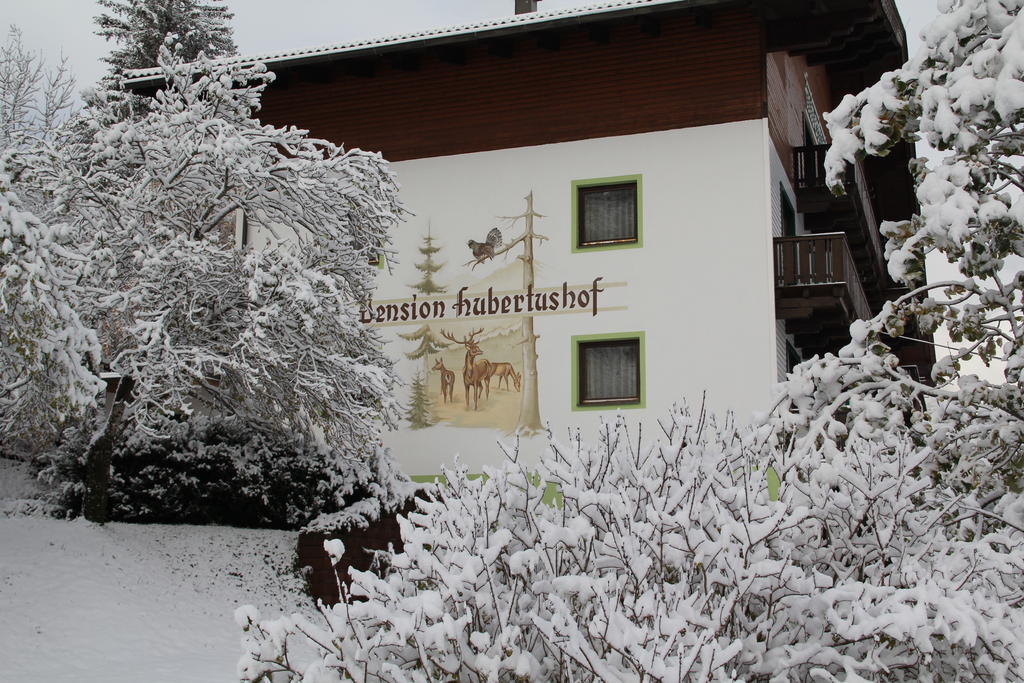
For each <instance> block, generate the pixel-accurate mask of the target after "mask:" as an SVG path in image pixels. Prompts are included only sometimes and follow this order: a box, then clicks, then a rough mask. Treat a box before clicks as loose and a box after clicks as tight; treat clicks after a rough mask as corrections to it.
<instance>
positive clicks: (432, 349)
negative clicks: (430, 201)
mask: <svg viewBox="0 0 1024 683" xmlns="http://www.w3.org/2000/svg"><path fill="white" fill-rule="evenodd" d="M439 251H441V247H435V246H434V238H433V237H432V236H431V234H430V228H429V227H428V228H427V235H426V237H424V238H423V246H422V247H420V248H419V252H420V253H421V254H423V257H424V258H423V261H422V262H421V263H417V264H415V266H416V269H417V270H419V271H420V272H421V273H423V279H422V280H420V281H419V282H417V283H416V284H414V285H412V288H413V289H414V290H416V291H417V292H419V293H420V294H440V293H442V292H444V291H445V288H444V287H442V286H441V285H439V284H437V283H436V282H434V273H436V272H438V271H439V270H441V269H442V268H444V264H443V263H436V262H435V261H434V254H436V253H438V252H439ZM398 336H399V337H401V338H402V339H406V340H408V341H415V342H419V345H418V346H417V347H416V348H415V349H413V350H412V351H409V352H408V353H406V354H405V357H406V358H408V359H409V360H422V361H423V364H424V368H423V369H424V370H425V371H426V370H427V363H428V362H429V357H430V356H431V355H433V354H436V353H440V352H441V351H443V350H444V349H446V348H448V343H447V342H444V341H441V340H440V339H438V338H437V337H436V336H435V335H434V331H433V330H432V329H430V325H429V324H423V325H421V326H420V327H418V328H417V329H416V330H414V331H412V332H409V333H408V334H399V335H398Z"/></svg>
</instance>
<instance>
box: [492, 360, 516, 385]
mask: <svg viewBox="0 0 1024 683" xmlns="http://www.w3.org/2000/svg"><path fill="white" fill-rule="evenodd" d="M491 377H497V378H498V388H499V389H500V388H501V381H502V380H505V389H506V390H507V389H508V388H509V386H508V380H509V378H510V377H511V378H512V384H513V385H515V388H516V391H519V390H520V384H519V381H520V379H522V375H520V374H519V373H517V372H516V369H515V368H514V367H512V364H511V363H491V373H490V374H489V375H487V386H490V385H491Z"/></svg>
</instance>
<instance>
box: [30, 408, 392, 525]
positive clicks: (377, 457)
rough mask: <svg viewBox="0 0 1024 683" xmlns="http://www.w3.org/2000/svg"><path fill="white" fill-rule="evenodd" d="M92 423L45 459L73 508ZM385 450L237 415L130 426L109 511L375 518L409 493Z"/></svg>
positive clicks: (217, 518)
mask: <svg viewBox="0 0 1024 683" xmlns="http://www.w3.org/2000/svg"><path fill="white" fill-rule="evenodd" d="M94 432H95V428H94V426H92V425H87V426H83V427H82V428H76V429H68V430H66V432H65V434H64V439H63V441H62V443H61V444H60V446H59V447H58V448H57V449H55V450H54V451H52V452H50V453H48V454H46V455H45V456H44V457H43V458H41V459H40V465H41V466H42V470H41V472H40V476H41V478H42V479H43V480H44V481H45V482H47V483H48V484H49V485H50V487H51V489H52V490H53V491H54V492H55V495H56V496H57V499H58V501H59V503H60V504H61V505H62V506H63V508H64V509H65V510H66V511H67V513H68V514H77V513H78V512H79V511H80V510H81V509H82V499H83V496H84V493H85V479H86V458H85V452H86V447H87V445H88V441H89V439H90V438H91V436H92V434H93V433H94ZM390 463H391V459H390V457H389V456H388V455H387V454H386V453H385V452H383V451H381V452H378V453H374V454H364V455H363V456H361V457H359V458H350V457H345V456H344V455H342V454H339V453H335V452H331V451H329V450H328V449H325V448H323V447H322V446H317V445H316V444H313V443H309V442H308V441H303V440H302V439H294V438H288V437H286V436H284V435H281V434H275V433H267V432H265V431H261V430H259V429H257V428H255V427H254V426H253V425H251V424H246V423H243V422H240V421H237V420H227V421H218V420H211V419H208V418H202V417H197V418H193V419H191V420H188V421H180V420H178V421H175V420H168V421H167V422H166V423H165V424H164V425H163V426H162V427H161V428H160V429H159V435H158V436H153V435H151V434H149V433H147V432H144V431H142V430H132V431H131V432H127V433H125V435H124V438H122V440H120V441H119V442H118V443H116V444H115V446H114V450H113V457H112V462H111V468H112V473H111V481H110V494H109V495H110V519H111V520H114V521H121V522H140V523H170V524H224V525H230V526H239V527H268V528H279V529H297V528H300V527H302V526H304V525H306V524H308V523H310V522H312V521H314V520H317V519H318V518H319V517H321V516H323V517H324V519H329V520H333V521H334V522H336V523H338V524H339V525H341V524H342V523H352V522H357V523H359V522H361V521H362V522H363V523H365V521H369V520H373V519H376V518H377V517H378V516H379V515H380V513H381V512H390V511H391V510H393V509H396V508H397V507H399V506H400V505H401V504H402V503H403V502H404V498H403V497H402V496H403V495H404V491H405V489H404V484H403V481H402V478H401V477H400V475H398V474H397V472H395V471H394V470H393V469H391V467H390Z"/></svg>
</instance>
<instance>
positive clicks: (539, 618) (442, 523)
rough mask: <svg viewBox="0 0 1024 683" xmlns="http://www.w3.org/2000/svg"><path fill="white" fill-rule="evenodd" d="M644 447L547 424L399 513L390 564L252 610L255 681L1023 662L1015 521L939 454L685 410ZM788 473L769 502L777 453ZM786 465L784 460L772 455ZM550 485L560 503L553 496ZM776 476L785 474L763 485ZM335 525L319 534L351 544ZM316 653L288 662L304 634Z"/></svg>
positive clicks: (763, 674) (851, 676) (936, 675)
mask: <svg viewBox="0 0 1024 683" xmlns="http://www.w3.org/2000/svg"><path fill="white" fill-rule="evenodd" d="M663 428H664V431H665V437H664V438H662V439H661V440H660V441H658V442H656V443H650V444H647V445H644V444H642V443H640V442H639V439H637V438H636V435H630V434H629V433H628V432H627V430H626V428H625V426H624V422H622V421H619V422H615V423H608V424H606V425H605V426H604V428H603V429H602V431H601V433H600V440H599V443H598V444H597V445H596V446H591V445H588V444H587V443H586V442H585V441H584V440H583V438H582V436H581V435H580V434H575V435H573V437H572V439H571V441H570V443H568V444H560V443H556V442H554V441H552V443H551V447H550V450H549V452H548V453H547V454H546V455H545V456H544V457H543V459H542V462H541V463H540V464H539V466H538V467H536V468H534V467H526V466H524V465H523V464H521V463H518V462H516V454H515V451H514V450H510V452H509V460H508V462H507V463H506V464H505V466H504V467H501V468H495V469H490V470H487V475H488V476H487V477H486V478H476V479H469V478H468V477H467V476H466V475H467V473H466V471H465V469H464V468H463V469H460V470H457V471H451V472H447V473H446V474H447V477H448V485H447V486H446V487H442V488H440V489H439V490H438V491H437V493H436V499H435V500H433V501H423V502H421V503H420V506H419V512H418V513H415V514H412V515H410V516H409V517H408V519H405V520H403V521H402V536H403V540H404V543H405V550H404V552H403V553H401V554H398V555H395V556H394V557H393V558H391V561H390V567H391V569H390V572H389V573H387V574H386V575H384V576H381V577H379V576H377V575H375V574H372V573H360V572H353V577H354V582H353V586H352V589H351V592H350V594H349V596H348V599H347V600H344V601H343V602H342V603H340V604H339V605H337V606H336V607H334V608H333V609H326V608H324V609H323V610H322V611H323V615H322V618H318V619H310V618H306V617H303V616H299V615H293V616H291V617H282V618H277V619H267V620H264V619H261V618H260V616H259V615H258V613H257V612H256V611H255V610H254V609H253V608H242V609H240V610H239V611H238V613H237V615H236V616H237V618H238V621H239V624H240V625H241V626H242V627H243V628H244V630H245V637H244V643H245V648H246V654H245V655H244V656H243V657H242V659H241V660H240V662H239V673H240V675H241V677H242V678H243V679H244V680H248V681H257V680H269V677H268V675H273V676H274V677H273V680H274V681H279V680H298V679H299V678H300V677H301V678H302V680H303V681H307V682H308V681H336V680H339V677H340V678H347V677H349V676H350V677H352V678H353V679H354V680H389V681H433V680H467V681H474V680H526V679H529V680H559V681H563V680H564V681H570V680H576V681H578V680H595V679H597V680H605V681H619V680H671V681H679V680H733V679H743V680H778V681H783V680H825V681H834V680H843V681H857V680H865V679H869V680H915V681H916V680H955V679H957V678H958V677H959V678H960V679H970V680H989V679H991V680H1001V679H1004V678H1005V679H1010V680H1016V679H1019V678H1020V677H1021V676H1022V675H1024V668H1022V662H1024V660H1022V657H1024V642H1022V640H1021V638H1020V633H1022V632H1024V630H1022V629H1024V619H1022V615H1021V609H1020V606H1019V604H1020V601H1021V596H1022V595H1024V593H1022V589H1024V571H1022V570H1024V548H1022V539H1024V536H1022V534H1021V531H1020V530H1019V529H1018V528H1016V527H1014V526H1012V525H1008V524H1005V523H996V522H993V521H986V519H987V518H985V517H979V516H976V515H975V516H964V515H962V514H961V508H958V506H957V505H955V504H951V502H950V500H949V499H947V498H946V497H945V496H944V495H943V493H942V492H941V491H938V490H935V489H933V488H931V484H930V481H929V479H928V475H927V472H928V470H929V467H928V463H929V459H930V457H931V455H930V452H929V451H927V450H924V451H920V450H915V449H914V447H913V446H912V445H911V444H910V443H908V442H904V441H901V440H893V442H892V443H890V444H888V445H883V444H881V443H879V442H869V441H866V440H863V439H859V438H857V437H853V438H851V439H850V441H849V442H848V443H847V447H846V449H845V450H844V451H842V452H836V453H833V454H831V455H830V456H829V457H822V454H821V453H811V454H808V455H804V456H799V457H798V456H796V455H795V454H794V453H792V452H785V451H778V450H776V449H775V448H774V447H772V446H769V445H766V444H768V443H771V442H772V441H773V439H769V438H768V437H769V434H768V433H767V428H765V429H760V430H755V429H744V430H740V429H735V428H732V427H731V426H725V427H719V426H716V425H715V424H714V422H712V421H708V420H706V419H705V418H704V417H703V416H699V417H693V416H691V415H690V414H689V413H687V412H686V411H685V410H676V411H674V412H673V413H672V414H671V416H670V418H669V419H668V420H667V421H666V423H665V424H664V425H663ZM770 465H774V466H775V467H777V471H779V472H782V473H783V475H782V481H781V483H780V487H779V492H778V497H777V500H773V499H772V498H773V496H770V495H769V493H768V484H767V479H768V466H770ZM773 471H775V470H773ZM545 481H550V482H556V483H557V484H558V486H559V488H560V491H561V499H560V503H559V504H557V505H549V504H546V503H544V502H542V498H543V493H544V486H545V485H544V484H543V482H545ZM772 489H773V490H774V486H773V487H772ZM338 546H340V544H337V543H336V544H333V545H332V546H331V547H329V548H328V551H330V552H333V553H334V554H335V555H337V554H338V553H339V552H341V551H342V548H340V547H338ZM295 639H299V640H305V641H307V643H312V644H313V646H314V647H315V648H317V650H318V651H319V653H320V657H319V659H317V660H316V661H313V662H298V661H295V660H293V659H292V655H291V654H290V653H291V652H293V651H294V647H291V649H289V648H290V646H293V645H294V643H291V641H292V640H295Z"/></svg>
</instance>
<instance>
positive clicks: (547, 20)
mask: <svg viewBox="0 0 1024 683" xmlns="http://www.w3.org/2000/svg"><path fill="white" fill-rule="evenodd" d="M720 2H721V0H613V1H610V2H602V3H599V4H594V5H587V6H583V7H572V8H567V9H560V10H550V11H547V12H530V13H527V14H517V15H514V16H511V17H503V18H501V19H492V20H488V21H480V22H476V23H473V24H463V25H461V26H450V27H445V28H436V29H428V30H425V31H417V32H415V33H406V34H403V35H397V36H389V37H384V38H374V39H370V40H359V41H355V42H351V43H337V44H334V45H322V46H319V47H311V48H305V49H299V50H288V51H285V52H268V53H265V54H261V55H239V56H236V57H226V58H223V59H218V60H215V62H214V63H215V64H238V65H249V64H257V63H263V64H266V65H267V66H268V67H270V66H273V65H278V66H281V67H288V66H297V65H299V64H305V63H310V62H323V61H330V60H333V59H339V58H347V57H356V56H359V55H376V54H381V53H383V52H391V51H396V50H402V49H410V48H422V47H427V46H428V45H437V44H443V43H447V42H464V41H466V40H476V39H481V38H492V37H498V36H500V35H503V34H508V33H517V32H522V31H529V30H536V29H538V28H551V27H553V26H555V25H559V24H580V23H587V22H590V21H597V20H601V19H610V18H613V17H615V16H618V15H629V14H638V13H642V12H645V11H650V12H653V11H662V10H664V9H668V8H669V7H670V6H678V7H700V6H703V5H712V4H720ZM125 76H126V78H125V85H126V86H127V87H134V88H139V87H143V88H144V87H147V86H150V85H155V84H157V83H158V82H160V81H162V80H163V72H162V71H161V70H160V69H159V68H156V67H154V68H150V69H137V70H134V71H129V72H127V73H126V74H125Z"/></svg>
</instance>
